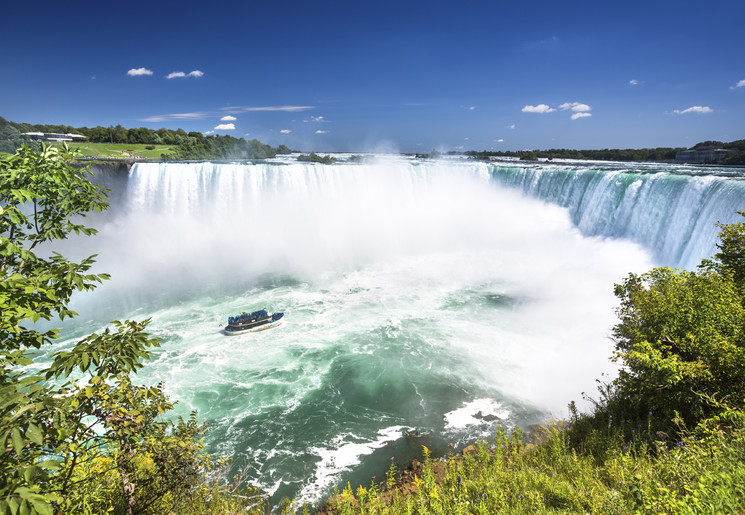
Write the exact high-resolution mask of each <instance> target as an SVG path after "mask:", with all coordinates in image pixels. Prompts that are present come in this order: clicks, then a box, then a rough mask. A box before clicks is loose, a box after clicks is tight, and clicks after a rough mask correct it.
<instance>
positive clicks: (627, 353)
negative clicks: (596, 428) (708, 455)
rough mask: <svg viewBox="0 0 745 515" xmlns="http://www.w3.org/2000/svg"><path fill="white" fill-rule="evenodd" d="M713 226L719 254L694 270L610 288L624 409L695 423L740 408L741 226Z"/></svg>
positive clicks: (744, 246)
mask: <svg viewBox="0 0 745 515" xmlns="http://www.w3.org/2000/svg"><path fill="white" fill-rule="evenodd" d="M720 227H721V229H722V232H720V233H719V236H720V243H719V244H718V248H719V252H718V253H716V254H715V255H714V257H713V260H704V261H703V263H702V266H701V267H700V268H699V270H698V271H697V272H691V271H685V270H671V269H669V268H656V269H654V270H652V271H650V272H648V273H645V274H642V275H636V274H631V275H629V276H628V277H627V278H626V279H625V280H624V281H623V283H621V284H618V285H616V289H615V293H616V296H617V297H618V298H619V299H620V300H621V303H620V306H619V308H618V310H617V314H618V316H619V320H620V322H619V324H618V325H616V327H615V328H614V331H613V336H614V340H615V346H616V359H617V360H618V361H620V362H622V364H623V365H624V367H623V368H622V370H621V372H620V375H619V377H618V379H617V380H616V382H615V386H616V388H617V390H616V400H622V401H623V403H624V404H625V405H626V409H628V410H633V409H637V410H642V411H643V410H650V411H654V412H655V413H657V414H658V415H659V416H661V417H674V416H676V414H677V415H679V416H680V420H682V421H683V422H685V423H686V424H688V425H691V424H693V425H695V424H698V423H700V422H701V421H703V420H704V419H706V418H710V417H713V416H716V415H717V414H718V413H719V412H720V411H721V409H722V407H723V405H721V404H719V402H720V401H724V402H725V403H726V405H728V406H731V407H734V408H743V407H745V308H744V307H743V304H744V303H743V301H744V300H745V298H744V297H743V293H744V287H745V224H743V223H736V224H730V225H722V226H720ZM634 407H635V408H634Z"/></svg>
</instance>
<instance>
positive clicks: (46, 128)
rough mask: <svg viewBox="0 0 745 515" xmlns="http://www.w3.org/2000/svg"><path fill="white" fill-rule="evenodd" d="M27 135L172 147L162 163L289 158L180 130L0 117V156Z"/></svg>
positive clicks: (281, 150) (260, 146)
mask: <svg viewBox="0 0 745 515" xmlns="http://www.w3.org/2000/svg"><path fill="white" fill-rule="evenodd" d="M26 132H53V133H58V134H80V135H83V136H85V137H86V139H87V141H88V142H90V143H120V144H144V145H171V146H172V148H171V149H169V151H168V152H167V153H165V154H163V158H164V159H267V158H270V157H274V156H276V155H277V154H290V153H291V152H292V150H290V149H289V148H288V147H286V146H285V145H280V146H279V147H277V148H273V147H271V146H269V145H266V144H264V143H261V142H260V141H258V140H256V139H252V140H250V141H246V140H245V139H243V138H234V137H233V136H220V135H210V136H205V135H204V134H202V133H201V132H186V131H185V130H183V129H176V130H171V129H165V128H161V129H148V128H147V127H137V128H134V129H127V128H125V127H122V126H121V125H116V126H110V127H100V126H98V127H93V128H92V129H91V128H88V127H72V126H70V125H51V124H35V125H34V124H30V123H18V122H10V121H8V120H6V119H5V118H3V117H0V152H8V153H13V152H15V151H16V149H17V148H18V147H20V144H21V143H22V142H23V141H24V137H23V134H24V133H26Z"/></svg>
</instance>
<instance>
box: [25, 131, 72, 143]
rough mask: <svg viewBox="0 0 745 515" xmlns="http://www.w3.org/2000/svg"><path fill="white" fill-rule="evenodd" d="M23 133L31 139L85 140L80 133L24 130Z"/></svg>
mask: <svg viewBox="0 0 745 515" xmlns="http://www.w3.org/2000/svg"><path fill="white" fill-rule="evenodd" d="M23 135H24V136H25V137H26V138H28V139H30V140H33V141H85V136H83V135H81V134H57V133H56V132H24V133H23Z"/></svg>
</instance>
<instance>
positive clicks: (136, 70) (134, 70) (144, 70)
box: [127, 68, 153, 77]
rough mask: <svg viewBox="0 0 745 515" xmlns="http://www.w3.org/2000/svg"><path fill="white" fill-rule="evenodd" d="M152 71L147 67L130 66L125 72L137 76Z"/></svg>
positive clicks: (148, 73)
mask: <svg viewBox="0 0 745 515" xmlns="http://www.w3.org/2000/svg"><path fill="white" fill-rule="evenodd" d="M152 74H153V72H152V71H150V70H148V69H147V68H132V69H131V70H129V71H128V72H127V75H129V76H130V77H137V76H138V75H152Z"/></svg>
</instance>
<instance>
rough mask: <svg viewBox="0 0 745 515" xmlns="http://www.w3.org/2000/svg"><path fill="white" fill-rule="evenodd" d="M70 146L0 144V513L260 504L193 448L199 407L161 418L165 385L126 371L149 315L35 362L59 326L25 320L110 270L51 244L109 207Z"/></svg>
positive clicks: (135, 361) (197, 443) (60, 313)
mask: <svg viewBox="0 0 745 515" xmlns="http://www.w3.org/2000/svg"><path fill="white" fill-rule="evenodd" d="M72 157H73V156H72V153H71V152H70V151H69V148H68V147H66V146H63V147H62V148H61V149H60V148H56V147H48V146H44V145H42V146H41V152H40V153H38V154H37V153H35V152H33V151H32V150H30V149H29V148H28V147H25V146H24V147H21V149H20V150H19V151H18V152H17V153H16V154H15V155H9V154H0V448H1V449H2V453H1V454H0V513H2V514H3V515H5V514H13V515H15V514H19V513H20V514H33V513H39V514H42V515H51V514H52V513H90V514H98V513H105V512H112V513H126V514H132V513H237V512H241V513H245V512H246V511H249V512H251V511H252V512H258V513H263V508H262V505H263V497H262V496H261V494H260V492H256V491H254V490H253V489H250V488H247V487H245V485H243V484H242V482H241V481H240V478H239V479H238V480H236V481H234V482H233V484H232V485H230V486H229V485H227V484H225V483H224V482H220V481H219V480H220V478H221V477H224V476H225V473H226V470H227V469H226V465H227V464H226V463H225V462H223V461H216V462H215V461H213V460H212V459H211V458H210V457H209V455H207V454H205V453H204V452H203V450H202V442H201V437H202V436H203V434H204V432H205V430H206V428H205V427H204V426H202V425H199V423H198V422H197V419H196V414H194V413H192V415H191V417H190V418H189V419H188V420H183V419H181V418H179V419H178V420H175V421H174V420H171V419H169V418H167V416H166V414H167V413H168V411H169V410H170V409H171V408H172V406H173V405H172V403H171V402H170V401H169V400H168V399H167V397H166V396H165V394H164V392H163V388H162V386H161V385H157V386H154V387H145V386H140V385H137V384H136V383H134V382H133V380H132V379H133V377H134V376H136V372H137V371H138V370H139V369H140V368H142V367H143V362H144V361H146V360H147V359H149V357H150V355H151V351H152V349H153V348H155V347H157V346H158V339H157V338H153V337H151V336H150V335H148V333H147V332H146V331H145V330H146V328H147V325H148V322H149V321H148V320H145V321H141V322H135V321H124V322H119V321H115V322H112V324H111V326H110V327H109V328H106V329H105V330H104V331H103V332H101V333H100V334H92V335H90V336H88V337H86V338H83V339H82V340H80V341H79V342H78V343H77V344H75V345H74V346H73V347H72V348H70V349H66V350H60V351H58V352H55V353H54V354H52V356H51V357H52V358H53V359H52V360H51V362H49V361H44V362H36V361H35V360H36V359H37V358H36V357H37V356H38V355H39V354H40V352H39V351H41V352H48V351H45V349H46V348H48V347H49V345H50V344H51V343H52V342H53V341H54V340H55V339H57V338H58V336H59V331H58V330H57V329H50V330H47V331H43V330H39V329H38V326H36V325H34V323H35V322H38V321H40V320H44V321H51V320H53V319H55V318H59V319H60V320H63V319H65V318H68V317H75V316H76V315H77V313H75V312H74V311H72V310H71V309H70V307H69V302H70V299H71V296H72V295H73V293H74V292H75V291H90V290H92V289H94V288H95V286H96V284H97V283H100V282H101V281H104V280H106V279H108V275H107V274H89V273H88V271H89V270H90V267H91V266H92V264H93V262H94V261H93V258H94V257H95V256H90V257H88V258H86V259H83V260H82V261H80V262H73V261H70V260H68V259H66V258H65V257H63V256H62V255H60V254H58V253H56V252H54V248H55V242H58V241H59V240H63V239H66V238H67V237H68V236H70V235H73V234H74V235H81V236H82V235H92V234H95V232H96V231H95V230H94V229H91V228H88V227H86V226H85V225H83V224H82V221H83V220H82V217H84V216H85V214H86V213H88V212H91V211H101V210H103V209H106V207H107V203H106V194H105V192H104V191H102V190H100V189H98V187H97V186H95V185H93V184H92V183H91V182H90V180H89V176H90V172H89V171H88V170H81V169H77V168H74V167H72V166H70V160H71V159H72ZM40 249H44V251H43V253H39V252H38V251H39V250H40ZM47 255H48V256H49V257H44V256H47ZM32 365H36V366H32Z"/></svg>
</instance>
